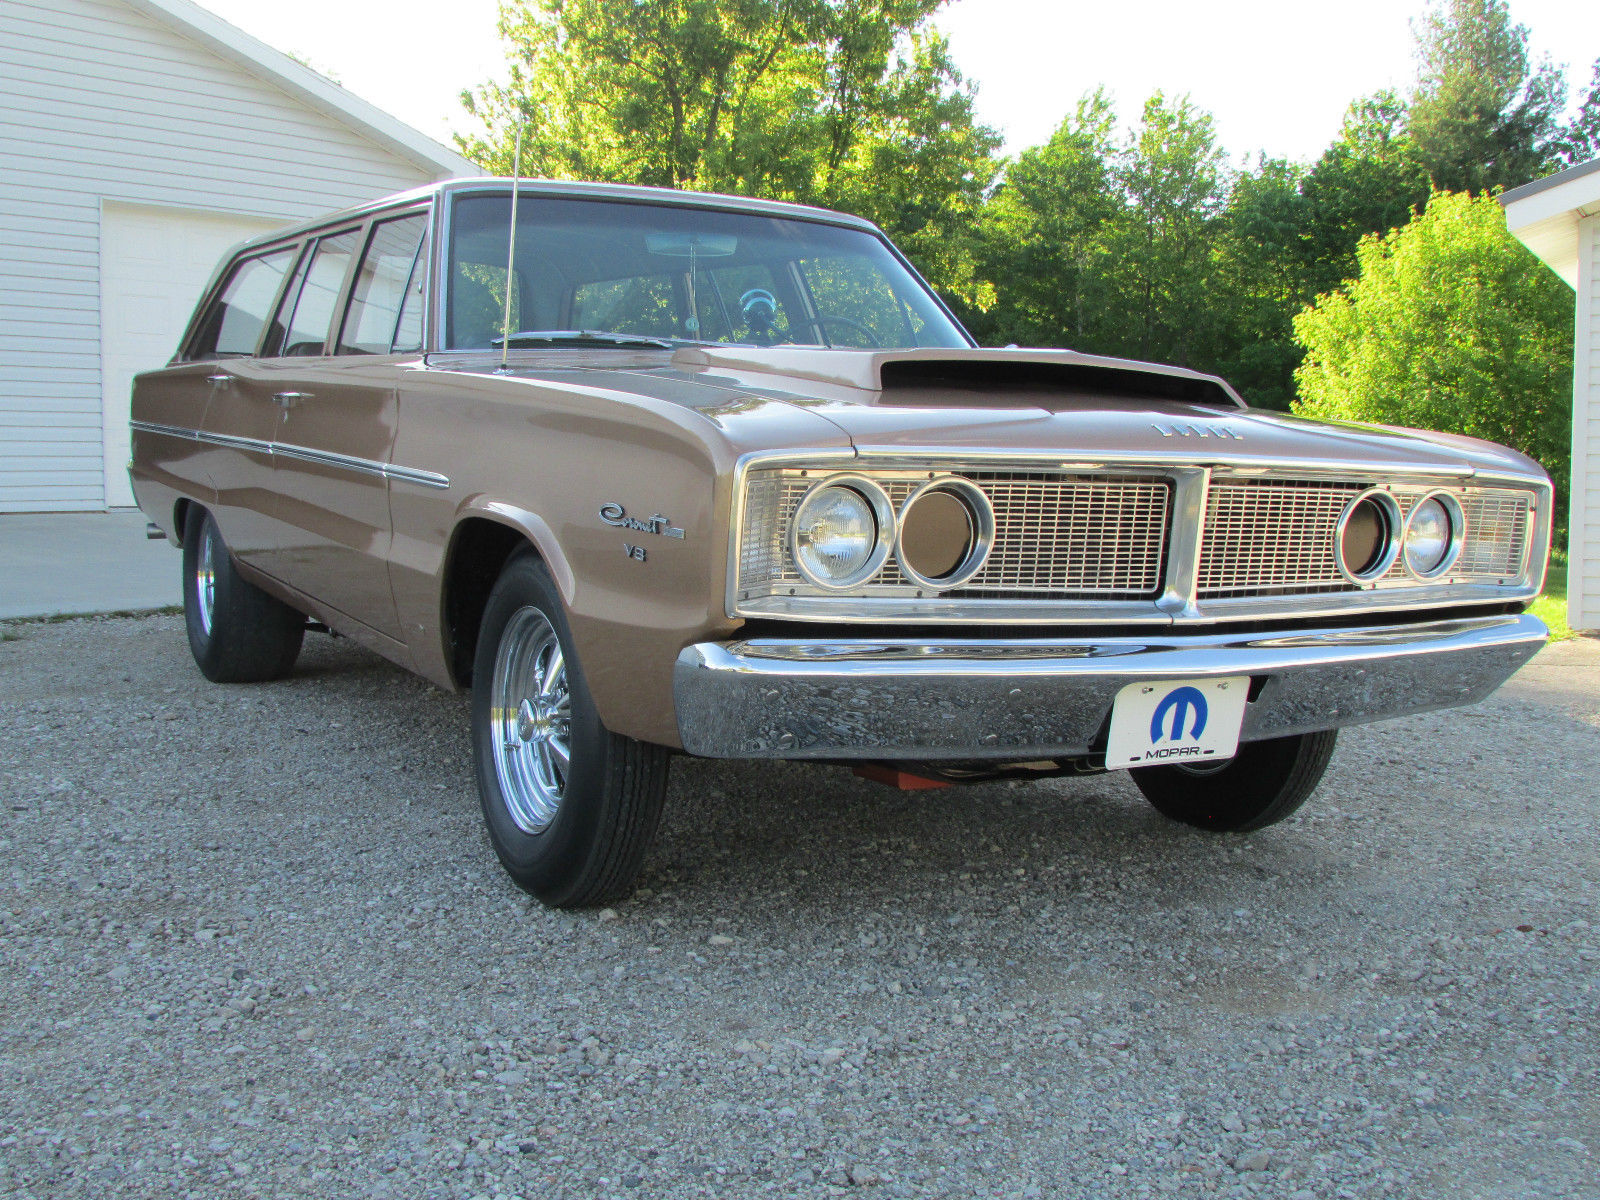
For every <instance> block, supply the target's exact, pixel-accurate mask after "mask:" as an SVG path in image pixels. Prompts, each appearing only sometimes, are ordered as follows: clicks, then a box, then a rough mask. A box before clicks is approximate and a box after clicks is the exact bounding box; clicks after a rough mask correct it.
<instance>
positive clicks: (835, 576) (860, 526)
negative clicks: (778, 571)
mask: <svg viewBox="0 0 1600 1200" xmlns="http://www.w3.org/2000/svg"><path fill="white" fill-rule="evenodd" d="M893 521H894V517H893V511H892V510H891V509H890V507H889V498H888V497H887V496H885V495H884V494H883V489H882V488H880V487H878V485H877V484H875V483H873V482H872V481H871V480H869V479H862V478H860V477H858V476H843V477H835V478H834V479H830V480H824V481H823V482H822V483H820V484H818V485H817V486H816V487H814V488H812V489H811V490H810V491H809V492H807V493H806V495H805V497H804V499H802V500H801V501H800V505H799V507H798V508H796V509H795V513H794V524H793V527H792V530H793V531H792V534H791V542H790V547H791V549H792V550H793V552H794V561H795V566H796V567H798V568H799V569H800V573H801V574H802V575H804V576H805V577H806V578H807V579H809V580H810V581H811V582H812V583H814V584H816V585H817V586H818V587H820V588H827V589H828V590H830V591H837V590H839V589H842V588H849V587H854V586H855V585H856V584H858V583H863V582H865V581H866V580H868V579H870V578H871V577H872V576H873V575H875V574H877V572H878V570H879V568H881V567H882V566H883V560H884V559H885V558H887V557H888V554H889V544H888V542H887V541H886V540H885V537H884V532H885V530H887V529H888V528H890V527H891V526H892V525H893Z"/></svg>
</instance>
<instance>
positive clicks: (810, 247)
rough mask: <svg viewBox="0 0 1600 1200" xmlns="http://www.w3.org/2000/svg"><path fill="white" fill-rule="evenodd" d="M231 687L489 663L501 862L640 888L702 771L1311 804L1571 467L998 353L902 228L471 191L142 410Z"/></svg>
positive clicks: (718, 205)
mask: <svg viewBox="0 0 1600 1200" xmlns="http://www.w3.org/2000/svg"><path fill="white" fill-rule="evenodd" d="M131 469H132V475H133V486H134V491H135V493H136V494H137V496H138V498H139V503H140V505H141V506H142V507H143V509H144V511H145V512H146V513H147V514H148V515H149V516H150V518H151V519H152V521H153V522H154V523H155V524H156V525H157V526H159V528H160V529H161V531H162V532H164V533H165V534H166V536H167V537H168V538H170V539H171V540H172V541H173V542H174V543H175V544H177V545H179V546H181V547H182V550H183V578H184V600H185V611H186V614H187V623H188V635H189V644H190V646H191V648H192V650H193V652H194V657H195V659H196V661H197V662H198V663H199V666H200V669H201V671H203V672H204V673H205V675H206V676H207V677H208V678H210V679H213V680H218V681H247V680H266V679H273V678H276V677H279V676H282V675H283V674H285V673H286V672H288V671H289V670H291V669H292V667H293V665H294V662H295V656H296V654H297V653H298V651H299V648H300V643H301V638H302V636H303V634H304V632H305V630H306V628H307V627H308V624H312V623H314V624H315V625H320V626H325V627H326V628H328V629H330V630H332V631H334V632H336V633H339V634H343V635H344V636H347V637H350V638H353V639H355V640H357V641H359V642H361V643H362V644H364V645H366V646H369V647H371V648H372V649H373V650H376V651H377V652H378V653H379V654H381V655H383V656H385V657H386V658H389V659H392V660H393V661H394V662H396V663H399V664H401V665H402V666H405V667H407V668H409V669H410V670H413V671H416V672H418V673H419V674H421V675H422V676H424V677H425V678H427V679H430V680H432V681H433V682H434V683H436V684H438V685H439V686H440V687H444V688H465V687H470V688H471V690H472V722H473V744H474V747H475V753H476V761H477V778H478V786H479V790H480V792H481V796H482V802H483V812H484V817H485V819H486V822H487V825H488V831H489V837H490V840H491V841H492V843H493V845H494V848H495V851H496V852H497V853H498V855H499V857H500V860H501V862H502V863H503V864H504V865H505V868H506V870H507V871H508V872H509V873H510V874H511V876H512V877H513V878H514V879H515V880H516V881H517V883H519V884H520V885H522V886H523V887H524V888H526V889H528V890H529V891H531V892H533V893H534V894H535V895H537V896H539V897H540V898H542V899H543V900H545V901H546V902H547V903H550V904H554V905H586V904H595V903H599V902H602V901H605V900H609V899H613V898H616V897H619V896H622V895H625V894H626V893H627V891H628V890H629V889H630V887H631V886H632V882H633V879H634V877H635V875H636V873H637V871H638V869H639V867H640V864H641V862H642V860H643V858H644V855H645V853H646V851H647V849H648V847H649V844H650V840H651V837H652V834H653V831H654V829H655V827H656V822H657V818H658V815H659V813H660V810H661V804H662V797H663V795H664V793H665V790H666V778H667V765H668V762H669V760H670V759H671V757H672V755H673V754H675V753H678V752H684V753H689V754H698V755H708V756H712V757H722V758H785V759H808V760H813V761H817V762H830V763H839V762H845V763H852V764H856V765H857V766H858V767H860V768H862V769H863V771H864V772H865V773H868V774H871V775H875V776H877V777H880V778H883V779H886V780H889V781H894V782H899V783H901V784H903V785H904V784H911V783H924V782H928V781H932V782H957V781H974V780H991V779H1001V778H1038V777H1042V776H1047V775H1051V774H1081V773H1084V772H1090V771H1101V770H1118V769H1130V770H1131V772H1132V778H1133V781H1134V782H1135V783H1136V784H1137V785H1138V786H1139V788H1140V789H1141V790H1142V791H1143V792H1144V794H1145V795H1146V796H1147V797H1149V799H1150V801H1151V802H1152V803H1153V804H1154V805H1155V806H1156V808H1157V809H1159V810H1160V811H1161V812H1162V813H1164V814H1166V815H1167V816H1169V817H1172V818H1174V819H1176V820H1178V821H1183V822H1187V823H1189V824H1191V825H1196V826H1199V827H1201V828H1205V829H1212V830H1247V829H1256V828H1259V827H1261V826H1263V825H1267V824H1269V823H1271V822H1274V821H1277V820H1280V819H1282V818H1283V817H1284V816H1286V815H1287V814H1289V813H1290V812H1292V811H1294V809H1295V808H1296V807H1297V806H1298V805H1299V804H1300V803H1301V802H1302V801H1303V800H1305V798H1306V797H1307V795H1308V794H1309V793H1310V792H1311V791H1312V789H1313V788H1314V787H1315V786H1316V784H1317V782H1318V780H1319V779H1320V777H1321V775H1322V773H1323V770H1324V768H1325V767H1326V765H1327V762H1328V757H1329V755H1330V753H1331V752H1332V750H1333V744H1334V736H1335V731H1336V729H1337V728H1338V727H1340V726H1343V725H1350V724H1354V723H1357V722H1363V721H1372V720H1377V719H1379V718H1383V717H1392V716H1396V715H1399V714H1402V713H1412V712H1419V711H1423V710H1427V709H1436V708H1442V707H1446V706H1450V705H1457V704H1469V703H1472V702H1474V701H1477V700H1481V699H1482V698H1483V697H1485V696H1486V695H1488V694H1489V693H1490V692H1491V691H1492V690H1493V689H1494V688H1495V687H1497V686H1498V685H1499V684H1500V683H1501V682H1502V681H1503V680H1504V679H1505V678H1506V677H1507V676H1508V675H1510V674H1511V672H1512V671H1514V670H1515V669H1516V668H1517V667H1518V666H1519V665H1520V664H1521V663H1523V662H1524V661H1526V660H1527V659H1528V658H1529V656H1531V655H1532V654H1533V653H1534V651H1535V650H1537V649H1538V648H1539V646H1540V645H1542V644H1543V642H1544V640H1545V637H1546V630H1545V628H1544V627H1543V625H1541V624H1540V623H1539V622H1538V621H1537V620H1536V619H1534V618H1533V617H1531V616H1529V615H1527V614H1526V613H1525V612H1524V609H1525V608H1526V606H1527V604H1528V603H1529V601H1530V600H1532V599H1533V598H1534V597H1535V596H1536V595H1537V594H1538V591H1539V589H1540V587H1541V585H1542V582H1543V577H1544V570H1545V561H1546V557H1547V551H1548V547H1549V537H1550V498H1551V492H1550V483H1549V480H1548V479H1547V478H1546V476H1545V474H1544V472H1543V471H1541V470H1540V468H1539V467H1538V465H1537V464H1535V463H1533V462H1532V461H1530V460H1529V459H1527V458H1525V457H1523V456H1522V455H1520V454H1516V453H1514V452H1512V451H1510V450H1506V449H1503V448H1501V447H1498V446H1494V445H1490V444H1487V443H1484V442H1478V441H1473V440H1471V439H1467V438H1462V437H1454V436H1448V435H1444V434H1433V433H1414V432H1407V431H1402V430H1396V429H1384V428H1373V427H1357V426H1350V425H1331V424H1319V423H1316V422H1311V421H1305V420H1297V419H1295V418H1293V417H1287V416H1283V415H1279V414H1276V413H1268V412H1262V411H1257V410H1252V409H1250V408H1248V407H1246V406H1245V404H1244V403H1243V402H1242V401H1241V400H1240V399H1239V397H1238V396H1237V395H1236V394H1235V393H1234V392H1233V391H1232V390H1231V389H1230V388H1229V387H1228V385H1227V384H1226V383H1224V382H1223V381H1222V380H1220V379H1217V378H1214V377H1211V376H1207V375H1201V374H1197V373H1195V372H1193V371H1186V370H1180V369H1176V368H1172V367H1164V366H1155V365H1151V364H1148V363H1135V362H1125V361H1121V360H1117V359H1107V358H1096V357H1091V356H1088V355H1083V354H1075V353H1072V352H1070V351H1063V350H1016V349H1007V350H980V349H978V348H976V347H975V346H974V344H973V341H972V339H971V338H970V337H969V336H968V334H967V333H966V332H965V330H963V329H962V327H961V326H960V324H959V323H958V322H957V321H956V320H955V319H954V318H953V317H952V316H951V314H950V313H949V312H948V311H947V310H946V308H945V306H944V305H943V304H942V303H940V301H939V299H938V297H937V296H936V295H935V294H934V293H933V292H932V291H931V290H930V289H929V288H928V287H927V285H926V284H924V283H923V282H922V280H921V279H920V278H918V276H917V274H916V272H915V271H914V270H913V269H912V268H911V266H910V265H909V264H908V263H907V262H906V260H905V259H904V258H903V257H902V256H901V255H900V254H899V252H898V251H896V249H895V248H894V247H893V246H892V245H891V244H890V243H889V242H888V241H887V240H886V239H885V238H884V236H883V235H882V233H880V232H879V231H878V230H877V229H876V228H875V227H874V226H873V225H871V224H869V223H868V222H866V221H863V220H859V219H857V218H855V217H850V216H844V215H841V214H839V213H832V212H823V211H819V210H815V209H809V208H801V207H796V206H793V205H787V204H775V203H763V202H759V201H755V200H746V199H736V198H732V197H726V196H701V195H691V194H685V193H681V192H670V191H657V190H652V189H644V188H625V187H606V186H598V185H585V184H568V183H549V182H531V181H529V182H523V183H520V184H518V185H517V186H516V187H515V188H513V186H512V184H511V183H510V181H508V180H504V179H492V180H491V179H482V180H459V181H455V182H452V183H447V184H443V185H439V186H435V187H431V188H427V189H424V190H421V191H416V192H410V193H407V194H405V195H402V196H396V197H393V198H391V199H387V200H383V201H381V202H379V203H376V204H372V205H368V206H366V207H364V208H360V209H356V210H353V211H350V212H345V213H340V214H338V215H336V216H331V217H328V218H326V219H325V220H322V221H318V222H316V223H314V224H311V225H307V226H305V227H303V228H300V229H296V230H293V231H290V232H286V233H282V234H278V235H275V236H272V237H267V238H263V239H260V240H257V241H254V242H251V243H249V244H247V245H245V246H243V247H241V248H240V249H239V250H237V251H236V252H234V253H233V254H232V255H230V256H229V257H228V259H227V260H226V261H225V262H224V263H223V264H222V266H221V268H220V270H219V271H218V273H217V276H216V278H215V280H214V281H213V282H212V284H211V286H210V287H209V288H208V289H207V291H206V293H205V295H204V296H203V298H202V299H201V302H200V305H199V308H198V309H197V310H196V313H195V316H194V319H193V321H192V323H191V324H190V327H189V329H188V331H187V333H186V334H185V335H184V339H183V343H182V346H181V347H180V348H179V350H178V353H177V356H176V357H175V358H174V359H173V361H172V363H171V364H170V365H169V366H167V367H166V368H164V369H162V370H158V371H152V372H150V373H148V374H145V375H142V376H140V377H139V379H138V380H137V382H136V383H135V386H134V397H133V463H132V468H131Z"/></svg>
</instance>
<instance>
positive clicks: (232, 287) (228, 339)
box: [189, 246, 294, 358]
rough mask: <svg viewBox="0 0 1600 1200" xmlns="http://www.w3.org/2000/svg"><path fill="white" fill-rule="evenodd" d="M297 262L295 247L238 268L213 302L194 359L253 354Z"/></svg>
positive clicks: (192, 352)
mask: <svg viewBox="0 0 1600 1200" xmlns="http://www.w3.org/2000/svg"><path fill="white" fill-rule="evenodd" d="M293 261H294V248H293V247H292V246H291V247H289V248H287V249H284V250H274V251H273V252H272V253H271V254H263V255H261V256H260V257H259V258H247V259H245V260H244V261H243V262H242V263H240V264H239V265H238V266H237V267H235V268H234V272H233V275H232V276H231V277H230V278H229V280H228V282H227V283H226V284H224V285H223V288H222V293H221V294H220V295H219V296H218V297H217V298H216V299H215V300H213V301H212V302H211V307H210V308H209V309H208V310H207V311H206V315H205V319H204V320H203V321H202V322H201V324H200V330H199V332H198V333H197V334H196V335H195V340H194V344H193V346H192V347H191V349H190V354H189V356H190V357H191V358H228V357H238V356H244V355H251V354H254V353H255V352H256V346H257V345H258V344H259V343H260V341H261V331H262V330H263V329H265V328H266V324H267V314H268V313H270V312H271V311H272V302H273V301H274V300H276V299H277V298H278V288H279V287H280V286H281V285H282V283H283V277H284V275H285V274H286V273H287V272H288V270H289V264H290V263H291V262H293Z"/></svg>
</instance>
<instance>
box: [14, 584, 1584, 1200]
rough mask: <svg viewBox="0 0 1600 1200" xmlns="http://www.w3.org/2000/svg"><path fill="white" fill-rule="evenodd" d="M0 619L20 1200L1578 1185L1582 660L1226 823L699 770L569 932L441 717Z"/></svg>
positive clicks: (79, 631)
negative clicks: (515, 875) (634, 884)
mask: <svg viewBox="0 0 1600 1200" xmlns="http://www.w3.org/2000/svg"><path fill="white" fill-rule="evenodd" d="M0 637H9V638H10V639H11V640H6V641H0V777H3V779H4V781H5V788H4V792H5V804H4V810H3V813H0V818H3V819H0V930H3V936H0V1194H5V1195H8V1196H26V1197H39V1198H40V1200H43V1198H44V1197H51V1198H56V1197H73V1196H93V1197H97V1198H98V1197H107V1196H119V1197H120V1196H233V1195H240V1196H256V1195H259V1196H262V1197H282V1196H307V1197H339V1198H344V1197H363V1196H391V1197H397V1198H398V1197H457V1196H459V1197H474V1196H483V1197H489V1198H493V1197H505V1196H518V1197H523V1198H524V1200H533V1198H534V1197H541V1198H542V1197H574V1198H578V1197H582V1198H585V1200H587V1198H589V1197H599V1196H623V1197H676V1196H702V1195H712V1196H726V1197H747V1196H765V1195H782V1196H806V1197H810V1196H822V1195H843V1194H849V1195H860V1196H862V1197H876V1196H912V1197H930V1196H962V1197H967V1196H971V1197H980V1196H981V1197H1008V1196H1025V1197H1032V1196H1040V1197H1058V1196H1060V1197H1078V1196H1082V1197H1097V1198H1098V1197H1121V1196H1146V1195H1169V1194H1170V1195H1182V1196H1193V1195H1219V1196H1243V1195H1251V1196H1254V1195H1260V1196H1270V1197H1274V1198H1276V1197H1297V1198H1304V1197H1316V1198H1322V1197H1369V1196H1374V1197H1375V1196H1389V1195H1393V1196H1403V1197H1407V1198H1408V1200H1410V1198H1416V1197H1440V1198H1445V1197H1450V1198H1452V1200H1454V1198H1458V1197H1518V1198H1521V1197H1531V1196H1563V1197H1580V1196H1582V1197H1594V1196H1596V1195H1597V1194H1600V1184H1597V1183H1596V1180H1597V1179H1600V1019H1597V1012H1596V1007H1597V1000H1600V994H1597V990H1596V970H1597V967H1600V936H1597V934H1600V924H1597V922H1600V914H1597V911H1596V907H1595V900H1596V892H1597V887H1596V880H1597V868H1600V848H1597V847H1600V843H1597V840H1596V836H1595V830H1596V825H1597V817H1600V768H1597V766H1596V763H1597V761H1600V695H1597V690H1600V689H1597V684H1596V682H1595V681H1596V680H1597V679H1600V644H1596V643H1593V642H1587V643H1568V644H1567V645H1564V646H1561V647H1557V648H1555V649H1553V650H1549V651H1546V652H1545V654H1544V655H1542V656H1541V658H1540V659H1539V660H1536V661H1535V663H1534V664H1532V666H1530V668H1528V669H1527V670H1526V671H1525V672H1524V674H1523V676H1520V677H1519V681H1516V682H1514V683H1513V685H1512V686H1511V687H1509V688H1508V689H1506V690H1505V691H1503V692H1502V693H1501V694H1500V695H1499V696H1497V697H1496V698H1494V699H1492V700H1491V701H1490V702H1488V703H1486V704H1483V705H1480V706H1478V707H1476V708H1473V709H1468V710H1463V711H1460V712H1457V713H1450V714H1440V715H1433V716H1425V717H1418V718H1412V719H1408V720H1405V721H1400V722H1394V723H1390V724H1386V725H1380V726H1373V727H1368V728H1364V729H1356V730H1351V731H1347V732H1346V734H1345V735H1344V736H1343V738H1342V740H1341V746H1340V749H1339V751H1338V752H1337V753H1336V754H1335V756H1334V761H1333V767H1332V770H1331V771H1330V773H1329V775H1328V777H1327V779H1326V780H1325V781H1324V783H1323V785H1322V788H1321V789H1320V791H1319V792H1318V794H1317V796H1316V797H1315V798H1313V800H1312V801H1311V803H1310V804H1309V805H1308V806H1307V807H1306V808H1305V809H1304V810H1302V812H1301V814H1300V815H1299V816H1298V817H1296V818H1294V819H1291V820H1290V821H1289V822H1287V823H1285V824H1283V825H1280V826H1277V827H1275V828H1273V829H1269V830H1267V831H1264V832H1261V833H1257V834H1253V835H1250V836H1248V837H1239V838H1229V837H1224V838H1218V837H1209V836H1205V835H1202V834H1199V833H1196V832H1193V831H1189V830H1187V829H1184V828H1181V827H1178V826H1175V825H1170V824H1167V823H1165V822H1163V821H1162V820H1161V819H1160V818H1159V817H1157V815H1156V814H1155V811H1154V810H1153V809H1151V808H1150V807H1149V806H1148V805H1147V804H1145V802H1144V801H1143V800H1142V799H1140V797H1139V796H1138V794H1137V792H1135V790H1134V789H1133V788H1132V786H1131V785H1129V783H1128V782H1127V781H1126V780H1125V779H1122V778H1120V777H1102V778H1091V779H1084V780H1076V781H1060V782H1049V783H1036V784H1031V785H988V786H981V787H973V788H968V789H947V790H942V791H936V792H922V793H899V792H895V791H891V790H889V789H887V788H882V787H879V786H877V785H873V784H869V783H865V782H862V781H859V780H856V779H855V778H853V777H852V776H851V775H850V774H848V773H847V772H846V771H844V770H841V769H834V768H799V767H789V766H785V765H742V764H716V763H707V762H700V761H685V760H680V761H679V762H678V763H676V764H675V765H674V775H673V784H672V792H671V795H670V798H669V800H668V810H667V816H666V818H665V821H664V825H663V830H662V834H661V837H660V840H659V842H658V844H657V847H656V849H655V851H654V852H653V854H652V856H651V858H650V860H649V863H648V866H647V868H646V873H645V877H644V886H643V890H641V891H640V893H639V895H638V897H637V898H636V899H634V900H632V901H630V902H628V903H627V904H625V905H621V906H619V907H618V908H616V909H615V910H609V909H608V910H604V911H601V912H598V913H580V914H560V913H553V912H547V911H545V910H543V909H541V908H539V907H538V906H537V905H535V904H533V903H532V902H531V901H529V900H528V899H527V898H526V897H524V896H523V895H522V894H521V893H519V892H517V891H516V890H515V889H514V888H513V887H512V886H511V885H510V884H509V883H508V882H507V881H506V880H505V878H504V877H503V876H502V875H501V873H500V871H499V868H498V866H497V865H496V863H495V861H494V859H493V856H492V855H491V854H490V852H489V850H488V847H487V843H486V842H485V840H484V837H483V835H482V833H481V831H480V828H479V817H478V808H477V800H476V797H475V794H474V791H473V786H472V781H471V767H470V763H469V758H468V743H467V737H466V721H467V706H466V703H465V701H464V698H462V697H458V696H449V695H445V694H444V693H441V692H438V691H435V690H433V689H432V688H430V687H428V686H427V685H426V684H423V683H421V682H419V681H418V680H416V679H414V678H412V677H410V676H408V675H406V674H403V673H401V672H400V671H398V670H396V669H394V668H392V667H390V666H388V665H387V664H385V663H383V662H381V661H380V660H378V659H376V658H373V657H371V656H370V655H368V654H366V653H365V652H363V651H361V650H359V649H357V648H354V647H352V646H351V645H350V644H349V643H348V642H343V641H331V640H329V639H327V638H323V637H314V638H309V639H308V640H307V644H306V646H307V648H306V652H305V654H304V656H303V658H302V660H301V666H300V668H299V670H298V672H297V673H296V675H295V676H294V677H293V678H292V679H290V680H288V681H286V682H283V683H279V684H270V685H261V686H251V687H218V686H214V685H211V684H208V683H206V682H204V681H203V680H202V679H201V677H200V675H199V674H198V672H197V671H196V670H195V669H194V668H193V666H192V665H191V663H190V661H189V655H188V650H187V647H186V645H185V643H184V636H183V628H182V622H181V619H180V618H177V617H173V616H157V617H151V618H145V619H120V620H80V621H72V622H65V623H60V624H31V625H15V626H10V627H0Z"/></svg>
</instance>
